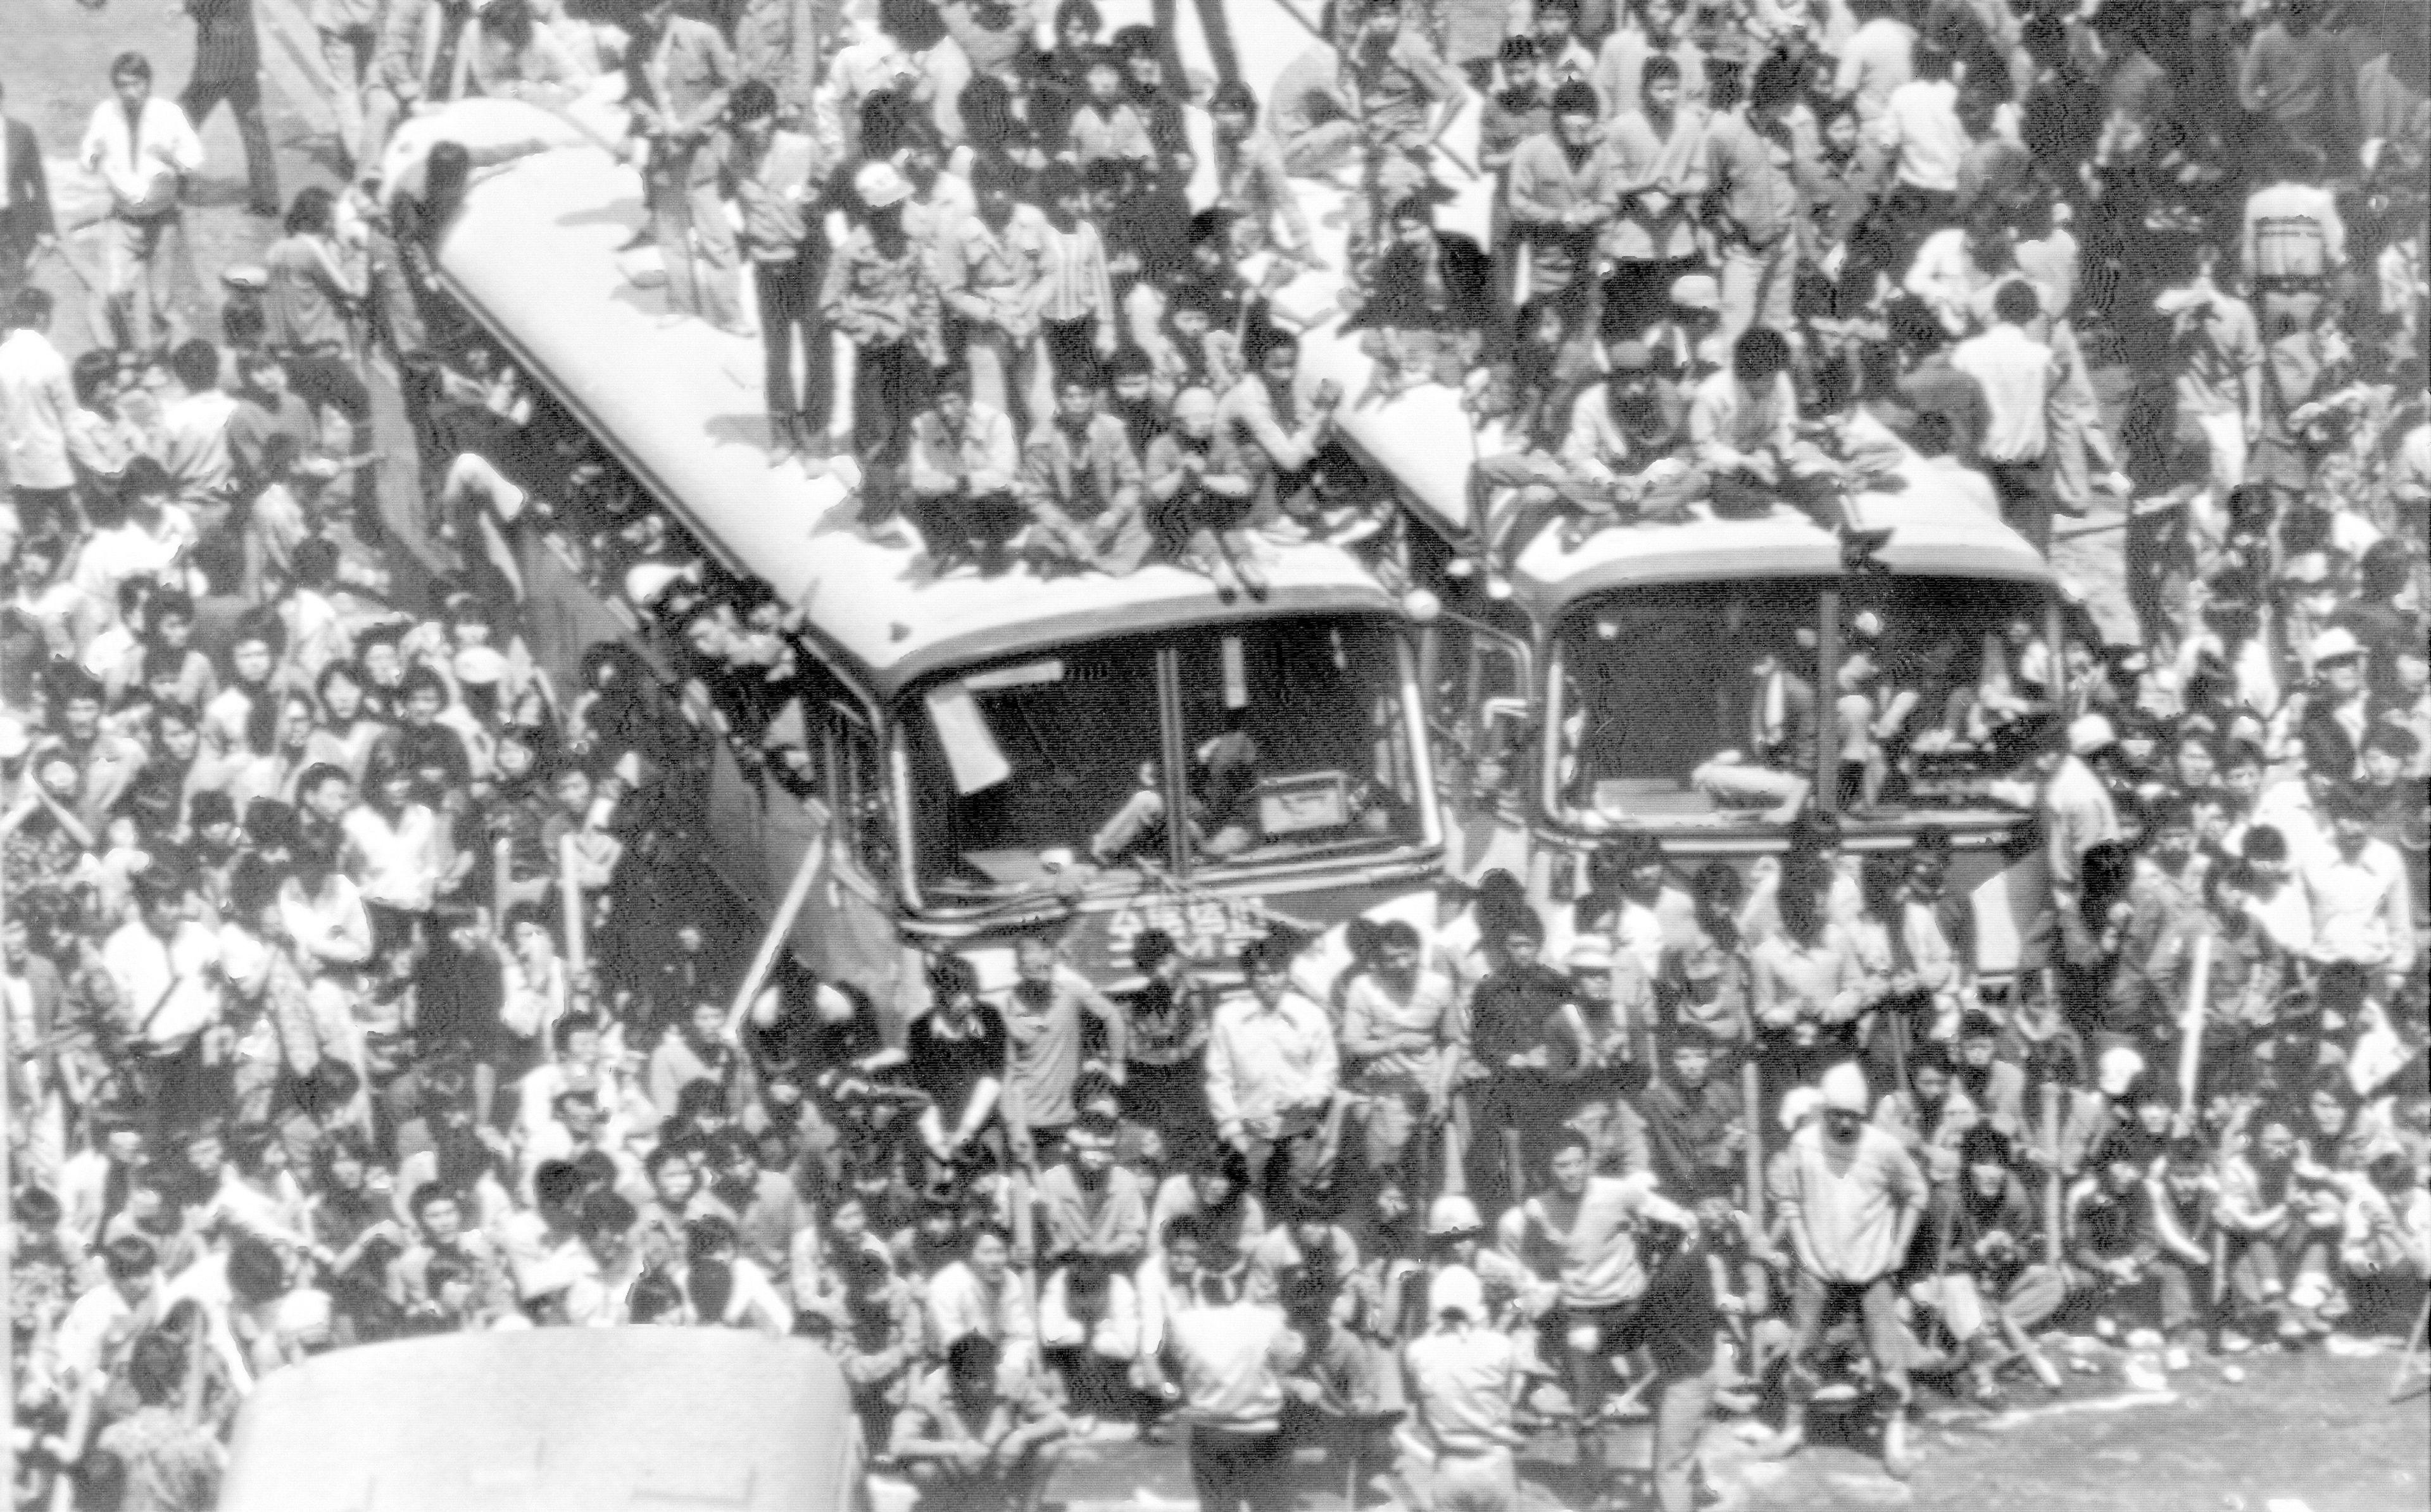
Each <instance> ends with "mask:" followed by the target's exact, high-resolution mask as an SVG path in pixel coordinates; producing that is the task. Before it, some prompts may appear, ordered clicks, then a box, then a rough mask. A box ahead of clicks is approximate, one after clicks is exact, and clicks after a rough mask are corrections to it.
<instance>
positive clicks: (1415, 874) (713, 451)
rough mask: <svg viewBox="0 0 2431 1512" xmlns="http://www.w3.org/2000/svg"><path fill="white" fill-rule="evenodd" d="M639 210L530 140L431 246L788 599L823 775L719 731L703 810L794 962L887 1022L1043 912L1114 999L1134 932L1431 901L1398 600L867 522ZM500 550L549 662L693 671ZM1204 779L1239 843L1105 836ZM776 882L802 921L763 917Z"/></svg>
mask: <svg viewBox="0 0 2431 1512" xmlns="http://www.w3.org/2000/svg"><path fill="white" fill-rule="evenodd" d="M485 108H486V109H487V110H488V111H491V112H495V111H496V110H497V109H499V108H500V107H498V105H497V104H496V102H489V103H488V104H487V106H486V107H485ZM435 134H437V135H442V136H444V135H447V134H449V133H448V132H447V131H446V130H444V129H442V130H440V131H438V132H436V133H435ZM507 135H509V136H511V135H512V133H511V132H510V133H507ZM531 135H532V136H533V138H534V139H535V141H541V140H545V139H546V138H547V137H548V136H549V133H548V132H547V131H545V130H540V131H535V132H533V133H532V134H531ZM557 136H558V138H559V140H561V141H562V137H563V133H562V132H560V133H557ZM486 155H487V154H483V155H481V156H486ZM644 219H645V218H644V211H643V208H642V202H641V184H640V181H639V179H638V176H637V174H635V172H634V171H633V169H632V168H631V167H630V166H629V164H628V163H626V162H623V161H620V160H619V159H618V158H615V157H612V155H610V154H609V153H607V152H604V151H602V150H600V149H599V148H598V147H596V146H594V145H589V144H576V145H560V146H555V147H542V148H539V149H538V150H530V151H527V152H524V153H523V154H522V155H521V156H516V157H512V158H510V159H509V160H506V161H504V162H500V163H496V164H494V165H492V166H489V167H486V168H484V169H483V170H482V171H481V172H480V173H479V174H478V175H477V179H476V182H475V184H474V187H473V188H472V190H471V191H470V193H469V196H468V198H467V201H466V204H465V205H464V207H463V208H462V210H461V214H460V215H459V217H458V218H457V220H456V221H455V222H454V224H453V225H452V227H451V229H450V230H449V231H448V233H447V235H446V238H445V240H444V243H443V244H442V247H441V250H440V256H439V259H438V267H439V272H440V274H441V278H442V281H443V283H444V287H445V289H446V291H447V292H448V293H449V294H450V295H452V296H453V298H454V299H455V300H456V301H457V302H458V303H459V304H461V307H462V308H463V310H464V311H465V312H466V313H467V314H468V315H469V316H470V317H471V318H472V320H473V322H474V323H476V324H478V328H479V329H480V330H481V331H482V332H483V333H485V334H486V337H487V338H488V339H489V340H490V341H494V342H495V345H496V347H497V348H498V350H499V351H500V352H501V353H503V354H504V355H505V356H506V357H509V358H511V360H512V362H513V363H514V364H515V365H516V366H517V367H518V368H519V369H520V371H521V372H522V373H523V374H526V375H528V379H529V381H530V383H531V384H532V386H533V387H534V388H535V389H536V390H538V392H539V394H540V396H541V397H542V399H543V400H544V402H545V406H547V407H552V411H551V412H552V413H553V414H554V415H555V416H557V417H560V423H561V424H570V425H572V426H573V427H576V428H577V429H578V433H579V434H578V436H576V437H575V438H573V440H574V442H575V443H577V444H579V445H584V446H594V447H595V448H596V449H597V450H598V451H599V452H601V453H604V454H605V455H606V456H607V457H612V458H613V459H614V461H615V463H616V464H617V465H618V466H620V467H621V468H622V469H623V470H624V472H625V473H626V474H629V476H630V477H631V478H632V479H633V480H634V481H635V482H637V483H638V484H639V485H640V487H641V489H642V490H643V491H644V492H645V494H646V496H647V500H648V501H649V503H650V504H651V505H652V506H654V507H657V508H658V509H660V510H662V511H663V513H664V514H665V515H666V516H667V517H668V518H669V519H670V520H671V521H673V522H675V523H679V524H680V526H681V527H682V529H683V531H684V532H685V533H686V534H688V535H689V537H690V538H691V539H692V540H694V541H696V542H697V543H698V546H699V548H700V549H701V550H702V551H703V552H705V553H706V554H708V555H709V556H710V557H713V558H714V559H715V561H716V563H717V564H718V565H720V566H721V567H722V568H723V569H724V571H725V572H726V573H730V574H731V575H732V576H733V577H735V578H737V579H743V580H749V581H754V582H756V583H758V584H761V585H764V588H765V590H766V591H767V592H768V593H769V594H771V595H773V597H774V599H775V600H776V601H777V602H778V603H780V604H781V605H782V606H789V607H791V608H795V609H798V610H799V611H800V613H801V616H802V619H803V622H804V623H803V627H802V629H801V630H800V632H799V634H798V635H797V636H796V638H795V640H796V645H795V647H794V650H795V653H796V673H795V674H794V676H793V677H792V679H791V680H790V683H789V684H788V686H787V687H786V688H785V689H784V690H783V693H784V695H785V697H786V698H787V699H789V700H790V701H791V702H792V703H793V704H794V706H796V708H797V710H798V713H799V715H800V718H801V722H802V725H801V731H800V733H801V737H802V743H803V744H804V745H806V746H807V748H808V751H809V756H810V759H809V770H808V772H807V773H804V777H805V780H806V783H807V786H808V787H809V789H810V791H809V794H808V796H807V797H804V798H801V799H799V800H798V801H797V800H796V797H795V796H793V795H791V794H789V793H788V792H787V790H786V789H784V788H783V787H781V786H780V785H778V784H775V783H773V782H771V781H770V780H768V779H767V778H766V777H765V776H764V775H763V774H762V773H760V772H759V770H758V769H757V768H756V767H747V766H746V764H744V763H740V762H738V761H737V760H736V759H735V758H734V756H733V754H732V752H730V751H729V750H727V749H725V748H723V747H721V748H719V749H718V750H717V751H716V752H715V754H714V756H713V767H712V771H711V773H710V775H709V778H708V787H709V792H708V795H707V812H708V816H709V819H708V824H709V837H710V851H711V855H710V860H711V862H712V864H713V866H714V868H715V869H716V871H717V872H718V874H719V875H720V876H721V877H722V878H723V879H724V880H725V881H726V882H727V883H728V884H729V886H730V887H731V889H732V890H733V891H734V893H735V894H736V895H737V896H738V897H739V898H740V899H741V900H742V901H743V902H744V903H745V904H746V906H749V907H750V908H751V909H752V910H754V912H755V913H756V915H757V916H758V917H759V918H760V919H762V920H763V921H773V922H789V923H790V934H791V939H792V943H793V944H794V946H795V948H796V951H797V953H798V954H799V955H801V956H802V958H803V959H804V961H805V962H806V964H808V965H809V966H810V967H811V968H812V969H813V970H814V971H816V972H820V973H821V974H822V976H824V977H827V978H828V979H830V980H838V979H840V980H844V981H847V982H849V983H852V984H854V985H856V986H859V987H861V988H862V989H864V990H866V991H868V992H869V993H870V994H871V996H872V997H873V998H874V999H875V1000H876V1001H878V1002H879V1003H880V1005H881V1006H886V1007H892V1008H893V1009H894V1010H895V1011H897V1012H900V1011H904V1010H907V1009H908V1008H909V1007H910V1006H911V1005H914V1004H915V1003H916V1002H917V1001H918V994H919V992H920V990H921V989H920V974H921V973H920V972H919V971H918V970H917V966H918V959H917V954H916V953H917V952H919V951H921V950H936V949H950V950H958V951H962V952H964V953H965V954H968V955H972V956H973V958H974V959H975V961H976V962H977V963H978V964H979V966H980V968H981V974H982V977H983V979H984V980H986V981H987V982H988V984H989V985H990V986H991V987H994V986H998V985H1001V984H1003V983H1004V982H1006V981H1009V980H1010V976H1011V949H1012V943H1013V939H1014V937H1015V936H1017V935H1023V934H1031V933H1048V934H1051V935H1053V936H1054V937H1056V938H1058V939H1061V940H1062V942H1063V943H1064V945H1065V951H1066V954H1067V955H1068V957H1069V959H1070V960H1071V961H1072V963H1073V964H1074V965H1075V966H1077V967H1078V968H1079V969H1080V970H1081V971H1082V972H1084V973H1085V974H1087V975H1088V976H1090V977H1091V978H1092V979H1093V980H1095V981H1097V982H1098V984H1100V985H1101V986H1105V987H1108V988H1110V989H1115V990H1120V989H1122V988H1124V987H1125V986H1127V985H1129V978H1130V976H1131V972H1132V968H1131V943H1132V939H1133V938H1134V937H1135V936H1136V935H1137V934H1138V933H1139V932H1140V931H1142V930H1144V929H1148V928H1156V929H1162V930H1164V931H1165V932H1166V933H1168V934H1170V935H1171V936H1172V937H1173V938H1174V939H1176V941H1177V942H1178V943H1179V944H1180V945H1181V946H1182V949H1183V950H1184V951H1185V952H1186V953H1188V954H1190V955H1193V956H1195V957H1198V958H1199V959H1202V960H1216V959H1220V958H1223V957H1227V956H1229V955H1231V954H1232V952H1233V951H1235V950H1237V949H1238V948H1239V947H1240V946H1242V945H1243V944H1245V943H1247V942H1248V941H1249V940H1250V939H1255V938H1257V937H1258V936H1260V935H1262V934H1264V933H1265V932H1266V930H1267V929H1268V928H1269V927H1271V926H1273V925H1276V924H1284V925H1289V926H1294V927H1297V928H1299V929H1300V930H1303V931H1305V932H1308V933H1311V934H1323V933H1324V932H1326V931H1328V930H1330V929H1334V928H1336V927H1338V926H1340V925H1342V924H1344V923H1346V922H1348V921H1349V920H1350V919H1352V918H1355V917H1358V916H1360V915H1362V914H1371V913H1379V912H1380V911H1395V912H1399V913H1400V914H1402V915H1404V916H1407V917H1410V918H1412V919H1413V920H1414V921H1417V922H1425V921H1426V919H1427V918H1428V916H1429V910H1431V908H1432V899H1431V893H1430V891H1429V889H1430V885H1431V883H1432V880H1433V878H1434V876H1435V875H1436V874H1437V872H1438V869H1439V867H1440V863H1441V857H1442V843H1443V835H1442V829H1441V825H1440V822H1439V819H1438V815H1437V811H1436V807H1435V802H1434V790H1433V773H1432V772H1431V770H1430V768H1429V765H1428V752H1427V743H1426V735H1425V712H1424V706H1423V703H1422V700H1421V697H1420V693H1419V685H1418V681H1417V662H1416V658H1415V654H1414V649H1415V648H1414V641H1413V637H1412V636H1411V634H1410V625H1409V623H1408V621H1407V618H1406V616H1405V613H1404V609H1403V605H1402V602H1401V601H1400V599H1399V598H1397V597H1396V596H1395V595H1394V594H1393V593H1391V592H1389V591H1388V590H1386V589H1385V588H1384V587H1383V586H1381V585H1380V584H1379V583H1378V582H1377V581H1376V580H1375V579H1374V578H1373V577H1372V576H1371V575H1370V574H1369V573H1367V572H1366V571H1365V570H1363V568H1362V567H1361V566H1360V565H1359V564H1358V562H1356V561H1355V560H1354V559H1353V558H1352V557H1350V556H1348V555H1346V554H1345V553H1343V552H1341V551H1338V550H1335V549H1333V548H1332V547H1328V546H1323V545H1297V546H1291V547H1281V548H1277V549H1276V552H1275V558H1274V560H1273V562H1272V563H1271V566H1270V568H1269V570H1268V573H1267V576H1268V578H1269V580H1270V590H1269V591H1268V592H1267V593H1266V595H1265V596H1264V597H1263V599H1245V600H1239V601H1237V602H1232V603H1228V602H1226V601H1225V600H1223V599H1221V598H1219V597H1218V595H1217V594H1216V591H1215V590H1214V587H1213V585H1212V584H1211V583H1210V582H1209V581H1208V580H1207V579H1206V578H1205V577H1203V576H1200V575H1199V574H1196V573H1190V572H1186V571H1183V570H1182V569H1180V568H1176V567H1172V566H1164V565H1156V566H1150V567H1148V568H1145V569H1143V570H1141V571H1139V572H1137V573H1133V574H1132V575H1129V576H1125V577H1119V578H1117V577H1108V576H1101V575H1087V576H1078V577H1060V578H1055V579H1052V580H1042V579H1041V578H1040V577H1038V576H1036V575H1033V574H1032V573H1031V572H1030V571H1029V570H1027V569H1026V568H1025V569H1018V570H1015V571H1014V572H1012V573H1008V574H1006V575H1003V576H1000V577H996V578H992V579H979V578H974V577H972V576H970V575H968V574H967V573H957V574H954V575H950V576H947V577H946V578H944V579H939V578H938V577H937V576H936V575H935V573H934V572H933V569H932V567H931V564H930V561H929V559H928V557H926V556H925V555H924V554H923V553H922V552H921V551H920V550H919V548H918V545H917V542H916V540H914V541H912V543H910V544H904V543H896V542H890V541H888V540H885V539H883V537H882V535H881V536H880V537H879V538H878V539H873V535H872V533H871V532H868V531H866V530H863V529H861V528H858V527H857V526H856V525H855V523H854V519H853V517H854V515H855V513H856V509H855V507H854V505H853V504H852V503H851V502H849V501H847V500H846V499H845V498H844V488H843V485H841V484H840V483H839V482H837V481H836V480H835V479H834V478H832V477H826V476H818V477H813V476H811V475H809V474H808V473H807V472H806V470H805V469H804V468H802V467H801V466H800V465H798V464H796V463H793V462H785V461H778V460H774V459H772V457H771V454H770V450H769V446H768V436H767V429H766V422H765V416H764V415H763V411H762V405H761V401H760V394H759V383H758V372H759V362H760V355H759V352H758V350H757V347H756V344H755V343H753V342H752V341H748V340H746V339H742V338H738V337H734V336H730V335H727V334H723V333H720V332H717V331H715V330H713V329H711V328H709V327H708V326H707V325H705V324H702V323H699V322H697V321H674V320H670V319H669V318H668V317H667V316H665V315H664V314H663V313H662V307H661V299H660V296H659V295H658V294H656V293H655V292H649V291H637V290H636V288H635V287H634V285H633V282H632V279H631V278H630V277H629V270H630V263H629V260H628V259H627V258H625V256H624V252H623V249H624V248H625V246H626V244H627V242H628V241H629V239H630V237H631V235H632V232H633V231H634V230H635V228H637V227H638V226H640V225H642V224H644ZM564 440H565V438H560V441H561V443H562V442H563V441H564ZM515 545H516V551H517V554H518V570H519V573H520V576H521V578H522V581H523V584H524V588H525V591H526V594H527V606H526V607H527V616H526V618H527V621H528V623H527V625H526V631H527V634H528V636H529V638H530V640H531V641H532V644H533V646H534V649H535V651H536V653H537V655H538V656H539V658H540V659H541V661H542V662H543V663H544V664H545V666H546V667H547V668H549V670H550V671H551V673H553V675H554V676H555V678H556V680H557V682H558V686H559V687H560V688H562V689H570V688H571V687H572V686H573V680H574V678H575V676H576V673H577V669H578V665H579V663H580V661H581V658H582V657H583V656H584V655H585V653H586V652H587V651H589V650H591V648H593V647H595V646H598V645H601V644H603V643H612V644H619V645H624V646H627V647H629V648H631V650H632V651H633V652H635V653H636V654H638V655H639V656H642V657H643V658H644V659H645V662H646V664H647V665H648V666H650V667H651V668H652V669H653V670H654V671H655V672H656V673H658V674H659V675H661V676H662V677H664V678H665V679H666V680H667V682H668V684H669V685H670V686H679V685H680V684H682V683H683V682H684V681H685V680H686V678H687V675H688V664H687V657H688V656H690V652H689V651H688V649H687V648H686V647H685V646H684V645H683V644H682V643H681V642H682V634H681V632H682V628H683V627H682V626H681V625H673V626H657V625H653V624H651V623H648V622H647V621H646V620H645V618H644V617H642V616H638V615H636V614H635V612H634V611H633V608H632V606H630V605H629V603H628V602H626V597H625V595H624V593H623V592H622V591H620V584H619V583H617V582H613V581H606V580H605V578H607V577H612V575H613V574H612V573H606V574H603V573H601V572H600V571H599V570H598V564H597V563H596V562H595V561H593V560H590V559H588V558H587V557H586V555H585V552H584V551H583V549H582V546H581V543H580V542H578V541H575V540H571V539H568V538H567V537H566V536H564V535H561V534H554V533H552V531H551V530H550V529H549V528H546V527H545V526H527V527H524V528H523V529H522V533H521V535H520V538H519V539H518V540H516V543H515ZM1245 737H1246V739H1244V738H1245ZM1211 762H1213V763H1215V765H1216V767H1217V768H1220V770H1214V771H1211ZM1211 780H1212V781H1215V782H1216V783H1218V784H1219V785H1220V786H1221V787H1222V788H1223V789H1224V790H1223V792H1222V793H1221V794H1220V795H1216V796H1217V797H1218V798H1220V801H1221V804H1222V806H1223V808H1224V812H1223V814H1222V815H1221V822H1222V823H1223V824H1224V825H1226V826H1229V827H1230V828H1231V830H1232V834H1231V836H1230V837H1229V838H1228V842H1227V843H1224V844H1220V845H1218V844H1214V843H1195V842H1194V841H1193V839H1191V836H1190V829H1191V826H1182V825H1174V826H1168V829H1169V831H1170V832H1169V833H1167V834H1165V837H1164V839H1163V841H1162V842H1161V843H1158V844H1154V845H1150V846H1144V847H1136V848H1134V849H1132V851H1131V852H1129V853H1128V854H1125V855H1123V856H1115V857H1111V858H1109V857H1103V856H1100V857H1096V858H1093V856H1092V840H1093V838H1094V837H1097V836H1098V835H1099V834H1100V832H1101V831H1102V830H1103V829H1104V827H1105V826H1106V825H1107V822H1108V821H1109V820H1110V819H1111V818H1112V817H1113V816H1114V815H1115V813H1116V812H1117V811H1118V810H1121V809H1122V808H1124V806H1126V805H1127V804H1131V803H1132V802H1133V801H1134V800H1135V798H1136V797H1137V795H1139V794H1140V793H1142V792H1143V791H1153V792H1154V793H1155V794H1156V795H1157V797H1158V798H1159V799H1161V800H1162V802H1163V804H1164V806H1165V812H1167V813H1180V812H1188V811H1191V810H1192V809H1193V807H1194V806H1199V807H1200V808H1204V807H1205V806H1207V805H1208V804H1209V802H1210V801H1211V793H1210V790H1209V789H1210V783H1211ZM1203 827H1204V828H1206V829H1208V830H1211V831H1212V830H1214V829H1215V828H1216V823H1215V822H1210V823H1208V824H1206V825H1205V826H1203ZM794 898H798V900H799V901H800V907H799V912H798V915H797V916H796V917H794V918H792V919H791V920H789V921H780V920H778V919H777V916H778V915H779V914H780V912H781V911H783V910H782V909H781V908H780V903H781V902H784V901H788V900H790V899H794Z"/></svg>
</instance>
